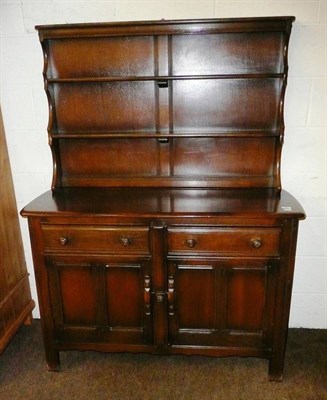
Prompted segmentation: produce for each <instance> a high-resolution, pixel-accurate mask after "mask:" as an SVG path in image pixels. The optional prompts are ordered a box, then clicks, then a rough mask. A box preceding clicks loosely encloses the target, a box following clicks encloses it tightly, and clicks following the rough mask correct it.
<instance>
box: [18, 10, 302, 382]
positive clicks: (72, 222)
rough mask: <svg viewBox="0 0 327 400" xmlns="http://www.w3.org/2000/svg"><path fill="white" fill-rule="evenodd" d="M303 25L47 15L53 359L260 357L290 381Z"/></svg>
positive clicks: (33, 208)
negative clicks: (294, 51) (284, 157)
mask: <svg viewBox="0 0 327 400" xmlns="http://www.w3.org/2000/svg"><path fill="white" fill-rule="evenodd" d="M293 21H294V18H293V17H275V18H273V17H270V18H244V19H217V20H182V21H145V22H121V23H108V24H107V23H105V24H73V25H54V26H39V27H37V29H38V31H39V37H40V41H41V44H42V48H43V51H44V71H43V73H44V81H45V89H46V93H47V96H48V101H49V124H48V135H49V144H50V146H51V151H52V155H53V182H52V190H51V191H48V192H46V193H44V194H43V195H41V196H39V197H38V198H36V199H35V200H34V201H32V202H31V203H30V204H29V205H27V206H26V207H25V208H24V209H23V210H22V215H23V216H25V217H28V220H29V228H30V234H31V244H32V250H33V258H34V267H35V272H36V277H37V279H36V282H37V289H38V295H39V303H40V312H41V317H42V327H43V337H44V343H45V353H46V361H47V364H48V369H49V370H58V369H59V366H60V360H59V352H60V351H62V350H70V349H77V350H99V351H107V352H111V351H130V352H135V353H137V352H148V353H155V354H199V355H208V356H256V357H262V358H266V359H267V360H269V377H270V379H271V380H281V379H282V373H283V364H284V353H285V346H286V335H287V326H288V316H289V308H290V299H291V286H292V279H293V271H294V258H295V248H296V240H297V227H298V221H299V220H300V219H303V218H304V217H305V214H304V211H303V209H302V207H301V205H300V204H299V203H298V202H297V201H296V199H294V197H293V196H292V195H291V194H289V193H288V192H286V191H285V190H282V188H281V177H280V160H281V149H282V144H283V136H284V118H283V107H284V96H285V90H286V83H287V72H288V61H287V52H288V42H289V36H290V32H291V25H292V22H293ZM67 54H69V55H70V56H69V57H67Z"/></svg>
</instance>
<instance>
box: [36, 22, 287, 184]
mask: <svg viewBox="0 0 327 400" xmlns="http://www.w3.org/2000/svg"><path fill="white" fill-rule="evenodd" d="M293 20H294V18H293V17H285V18H260V19H239V20H228V21H227V20H202V21H164V22H159V23H158V22H155V23H151V22H139V23H135V24H134V23H133V24H131V23H112V24H100V25H83V26H81V25H71V26H69V25H67V26H43V27H37V29H38V30H39V36H40V40H41V43H42V47H43V51H44V79H45V88H46V92H47V96H48V101H49V112H50V118H49V125H48V132H49V142H50V145H51V148H52V154H53V162H54V174H53V183H52V188H53V189H55V188H58V187H73V186H74V187H85V186H90V187H94V186H97V187H106V186H108V187H112V186H120V187H121V186H127V187H136V186H140V187H150V186H155V187H232V188H235V187H272V188H277V189H279V190H280V189H281V183H280V168H279V165H280V156H281V146H282V139H283V134H284V120H283V106H284V95H285V88H286V83H287V72H288V61H287V52H288V41H289V35H290V30H291V25H292V21H293ZM67 54H70V57H69V58H68V57H66V55H67ZM217 54H219V56H218V57H217ZM217 93H218V95H217ZM195 137H196V139H195ZM258 137H260V140H258V139H257V138H258ZM150 138H151V139H152V140H149V139H150ZM90 147H92V152H90V151H89V148H90ZM147 150H148V151H147ZM127 154H128V156H126V155H127Z"/></svg>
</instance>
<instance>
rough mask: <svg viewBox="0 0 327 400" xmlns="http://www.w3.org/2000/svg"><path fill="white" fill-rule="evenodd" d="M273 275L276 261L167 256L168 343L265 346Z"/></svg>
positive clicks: (270, 321)
mask: <svg viewBox="0 0 327 400" xmlns="http://www.w3.org/2000/svg"><path fill="white" fill-rule="evenodd" d="M277 275H278V262H277V261H276V260H269V259H265V260H263V259H239V260H232V259H229V260H228V259H225V260H224V259H221V260H217V259H212V260H211V259H204V258H203V259H191V258H185V259H183V258H178V259H170V260H169V261H168V278H167V280H168V283H167V284H168V295H167V296H168V314H169V342H170V344H171V345H194V346H197V345H201V346H225V345H233V344H235V345H236V346H238V347H239V346H250V347H251V346H260V347H269V344H270V343H271V337H270V332H271V328H272V324H273V318H274V307H275V298H276V285H277Z"/></svg>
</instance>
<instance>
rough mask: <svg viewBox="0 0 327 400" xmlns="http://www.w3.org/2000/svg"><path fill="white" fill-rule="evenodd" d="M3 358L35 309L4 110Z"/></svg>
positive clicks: (0, 164) (0, 181) (0, 172)
mask: <svg viewBox="0 0 327 400" xmlns="http://www.w3.org/2000/svg"><path fill="white" fill-rule="evenodd" d="M0 188H1V189H0V354H1V353H2V352H3V350H4V349H5V347H6V345H7V344H8V342H9V341H10V340H11V338H12V337H13V336H14V335H15V333H16V332H17V330H18V329H19V328H20V326H21V325H22V324H23V323H24V322H25V321H26V320H30V316H31V312H32V310H33V308H34V301H33V300H32V299H31V291H30V286H29V281H28V274H27V269H26V263H25V256H24V250H23V243H22V238H21V233H20V227H19V222H18V213H17V207H16V199H15V193H14V186H13V182H12V176H11V170H10V163H9V156H8V149H7V144H6V137H5V130H4V126H3V122H2V114H1V109H0Z"/></svg>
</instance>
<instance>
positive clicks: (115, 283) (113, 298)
mask: <svg viewBox="0 0 327 400" xmlns="http://www.w3.org/2000/svg"><path fill="white" fill-rule="evenodd" d="M46 268H47V270H48V279H49V289H50V298H51V299H50V300H51V304H52V307H53V315H54V320H55V329H56V333H55V336H56V339H57V340H58V341H59V342H60V341H63V342H70V341H71V342H107V343H118V344H119V343H125V344H149V343H151V342H152V315H151V314H152V310H151V301H150V294H151V277H150V261H149V259H146V258H141V257H137V256H130V257H127V256H125V257H119V258H114V257H104V256H101V257H93V256H78V255H74V256H59V255H58V256H57V255H54V256H47V257H46Z"/></svg>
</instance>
